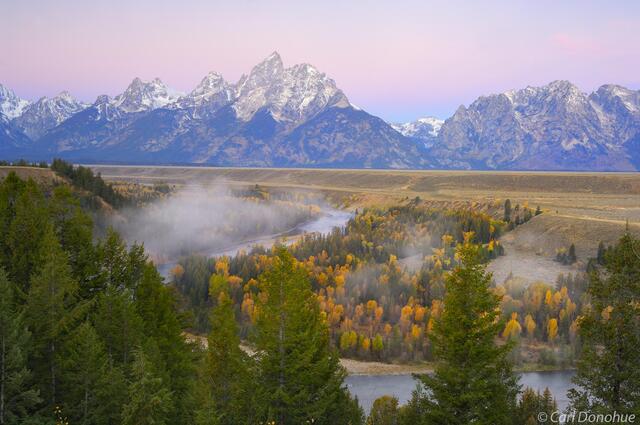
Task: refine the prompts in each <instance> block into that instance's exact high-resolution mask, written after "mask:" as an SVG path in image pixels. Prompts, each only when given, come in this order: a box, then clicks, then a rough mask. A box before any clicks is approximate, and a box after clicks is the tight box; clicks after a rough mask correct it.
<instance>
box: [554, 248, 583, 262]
mask: <svg viewBox="0 0 640 425" xmlns="http://www.w3.org/2000/svg"><path fill="white" fill-rule="evenodd" d="M556 261H558V262H560V263H562V264H564V265H571V264H574V263H575V262H576V261H578V257H577V256H576V246H575V244H571V246H569V250H568V251H567V250H565V249H560V250H559V251H558V253H557V254H556Z"/></svg>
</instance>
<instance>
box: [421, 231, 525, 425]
mask: <svg viewBox="0 0 640 425" xmlns="http://www.w3.org/2000/svg"><path fill="white" fill-rule="evenodd" d="M458 256H459V258H460V262H459V264H458V265H457V266H456V267H455V268H454V270H453V271H452V272H451V273H450V274H449V275H448V276H447V280H446V289H447V293H446V296H445V299H444V305H445V308H444V311H443V313H442V314H441V316H440V317H439V318H438V319H437V320H436V321H435V324H434V327H433V331H432V333H431V338H432V342H433V347H434V354H435V357H436V359H437V360H438V361H439V363H438V365H437V366H436V368H435V371H434V374H433V375H420V376H419V377H418V379H419V382H420V384H421V385H423V386H424V388H425V391H423V392H418V393H416V395H415V397H417V399H418V400H416V401H415V405H416V406H417V407H418V408H419V409H420V411H421V415H420V416H421V421H422V422H421V423H424V424H452V425H453V424H460V425H462V424H469V423H477V424H487V425H489V424H493V425H497V424H510V423H511V417H512V414H513V412H514V408H515V403H516V396H517V393H518V390H519V388H518V384H517V377H516V376H515V375H514V373H513V371H512V366H511V364H510V363H509V361H508V355H509V353H510V351H511V349H512V344H511V343H506V344H502V345H497V344H496V338H497V337H498V335H499V334H500V331H501V329H502V326H503V324H502V323H501V322H500V320H499V315H500V312H499V310H498V307H499V305H500V297H499V296H497V295H496V294H495V293H493V292H492V291H491V289H490V286H491V279H492V277H491V274H489V273H487V272H486V270H485V266H484V265H482V264H480V263H479V262H478V248H477V246H474V245H472V244H471V243H465V244H464V245H463V246H461V247H459V249H458Z"/></svg>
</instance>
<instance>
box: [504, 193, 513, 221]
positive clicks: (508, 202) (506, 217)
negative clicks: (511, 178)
mask: <svg viewBox="0 0 640 425" xmlns="http://www.w3.org/2000/svg"><path fill="white" fill-rule="evenodd" d="M504 221H506V222H507V223H508V222H510V221H511V199H507V200H506V201H504Z"/></svg>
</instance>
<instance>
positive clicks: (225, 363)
mask: <svg viewBox="0 0 640 425" xmlns="http://www.w3.org/2000/svg"><path fill="white" fill-rule="evenodd" d="M212 296H214V297H215V293H212ZM217 299H218V301H217V305H216V306H215V307H214V308H213V309H212V311H211V329H212V331H211V333H210V334H209V338H208V348H207V352H206V355H205V359H204V365H203V367H202V372H201V377H200V383H199V387H200V388H199V392H200V396H199V399H198V403H199V409H198V412H197V415H196V423H198V424H200V425H205V424H220V425H234V424H237V425H242V424H247V425H251V424H253V423H255V420H254V419H253V415H254V411H253V403H252V401H253V388H252V385H251V377H250V373H255V371H254V370H251V367H252V365H251V361H250V358H249V356H247V355H246V354H245V353H244V352H243V351H242V349H241V348H240V337H239V336H238V325H237V323H236V319H235V314H234V310H233V302H232V301H231V299H230V298H229V295H227V291H226V290H222V291H221V292H218V296H217Z"/></svg>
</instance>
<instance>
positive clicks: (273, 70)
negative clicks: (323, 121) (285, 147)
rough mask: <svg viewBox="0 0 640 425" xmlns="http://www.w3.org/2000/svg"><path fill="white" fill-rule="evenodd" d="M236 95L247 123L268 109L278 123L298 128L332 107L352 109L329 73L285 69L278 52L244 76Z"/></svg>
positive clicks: (310, 68) (237, 106) (237, 107)
mask: <svg viewBox="0 0 640 425" xmlns="http://www.w3.org/2000/svg"><path fill="white" fill-rule="evenodd" d="M236 93H237V98H236V101H235V102H234V104H233V108H234V110H235V112H236V114H237V116H238V117H239V118H240V119H241V120H243V121H248V120H250V119H251V118H252V117H253V115H254V114H255V113H256V112H257V111H258V110H259V109H261V108H266V109H268V110H269V112H270V113H271V115H272V116H273V118H274V119H275V120H276V121H279V122H283V123H286V124H287V125H295V124H299V123H301V122H302V121H304V120H306V119H309V118H310V117H312V116H313V115H315V114H317V113H319V112H320V111H322V110H324V109H326V108H328V107H331V106H338V107H347V106H349V101H348V99H347V97H346V96H345V95H344V93H343V92H342V90H340V89H338V87H337V86H336V83H335V81H333V80H332V79H331V78H329V77H327V76H326V74H324V73H322V72H320V71H319V70H318V69H317V68H315V67H314V66H313V65H310V64H308V63H302V64H297V65H293V66H291V67H289V68H284V66H283V64H282V58H281V57H280V55H279V54H278V53H277V52H274V53H272V54H271V55H270V56H269V57H268V58H266V59H265V60H263V61H262V62H260V63H259V64H258V65H256V66H255V67H254V68H253V69H252V70H251V73H250V74H249V75H248V76H243V77H242V78H241V79H240V81H239V82H238V84H237V86H236Z"/></svg>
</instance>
